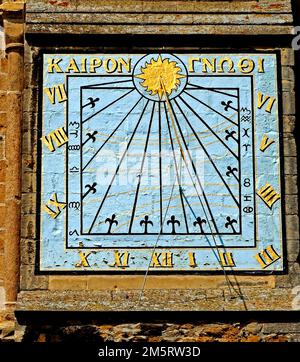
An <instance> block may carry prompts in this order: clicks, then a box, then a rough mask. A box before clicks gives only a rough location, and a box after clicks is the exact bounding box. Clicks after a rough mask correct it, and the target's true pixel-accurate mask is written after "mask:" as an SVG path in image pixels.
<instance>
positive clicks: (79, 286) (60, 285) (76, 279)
mask: <svg viewBox="0 0 300 362" xmlns="http://www.w3.org/2000/svg"><path fill="white" fill-rule="evenodd" d="M49 289H50V290H68V289H71V290H85V289H87V277H85V276H59V277H56V276H50V277H49Z"/></svg>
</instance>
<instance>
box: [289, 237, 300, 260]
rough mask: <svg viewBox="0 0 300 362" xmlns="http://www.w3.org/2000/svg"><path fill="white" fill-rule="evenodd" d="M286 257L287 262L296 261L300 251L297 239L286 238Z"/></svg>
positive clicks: (299, 242) (299, 243)
mask: <svg viewBox="0 0 300 362" xmlns="http://www.w3.org/2000/svg"><path fill="white" fill-rule="evenodd" d="M286 248H287V258H288V261H289V262H296V261H297V260H298V257H299V253H300V241H299V240H292V239H291V240H287V241H286Z"/></svg>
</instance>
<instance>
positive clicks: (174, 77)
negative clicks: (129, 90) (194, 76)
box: [136, 55, 185, 99]
mask: <svg viewBox="0 0 300 362" xmlns="http://www.w3.org/2000/svg"><path fill="white" fill-rule="evenodd" d="M141 71H142V73H141V74H138V75H136V78H140V79H143V82H142V83H141V85H142V86H143V87H145V88H146V90H147V92H149V93H150V94H151V95H152V96H153V95H156V94H158V96H159V99H162V96H163V94H164V89H163V88H165V91H166V93H167V95H170V94H171V93H172V92H173V91H174V90H176V89H177V88H178V86H179V85H180V78H185V75H183V74H181V73H182V69H181V68H180V67H179V66H178V65H177V63H176V62H175V61H170V60H169V59H168V58H166V59H164V60H163V59H162V57H161V56H160V55H159V56H158V58H157V60H155V59H154V58H152V59H151V61H150V62H149V63H146V65H145V66H144V67H142V68H141Z"/></svg>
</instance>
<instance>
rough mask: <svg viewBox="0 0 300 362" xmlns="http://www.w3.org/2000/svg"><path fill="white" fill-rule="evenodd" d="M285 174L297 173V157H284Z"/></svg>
mask: <svg viewBox="0 0 300 362" xmlns="http://www.w3.org/2000/svg"><path fill="white" fill-rule="evenodd" d="M283 163H284V174H285V175H297V174H298V170H297V168H298V167H297V157H284V160H283Z"/></svg>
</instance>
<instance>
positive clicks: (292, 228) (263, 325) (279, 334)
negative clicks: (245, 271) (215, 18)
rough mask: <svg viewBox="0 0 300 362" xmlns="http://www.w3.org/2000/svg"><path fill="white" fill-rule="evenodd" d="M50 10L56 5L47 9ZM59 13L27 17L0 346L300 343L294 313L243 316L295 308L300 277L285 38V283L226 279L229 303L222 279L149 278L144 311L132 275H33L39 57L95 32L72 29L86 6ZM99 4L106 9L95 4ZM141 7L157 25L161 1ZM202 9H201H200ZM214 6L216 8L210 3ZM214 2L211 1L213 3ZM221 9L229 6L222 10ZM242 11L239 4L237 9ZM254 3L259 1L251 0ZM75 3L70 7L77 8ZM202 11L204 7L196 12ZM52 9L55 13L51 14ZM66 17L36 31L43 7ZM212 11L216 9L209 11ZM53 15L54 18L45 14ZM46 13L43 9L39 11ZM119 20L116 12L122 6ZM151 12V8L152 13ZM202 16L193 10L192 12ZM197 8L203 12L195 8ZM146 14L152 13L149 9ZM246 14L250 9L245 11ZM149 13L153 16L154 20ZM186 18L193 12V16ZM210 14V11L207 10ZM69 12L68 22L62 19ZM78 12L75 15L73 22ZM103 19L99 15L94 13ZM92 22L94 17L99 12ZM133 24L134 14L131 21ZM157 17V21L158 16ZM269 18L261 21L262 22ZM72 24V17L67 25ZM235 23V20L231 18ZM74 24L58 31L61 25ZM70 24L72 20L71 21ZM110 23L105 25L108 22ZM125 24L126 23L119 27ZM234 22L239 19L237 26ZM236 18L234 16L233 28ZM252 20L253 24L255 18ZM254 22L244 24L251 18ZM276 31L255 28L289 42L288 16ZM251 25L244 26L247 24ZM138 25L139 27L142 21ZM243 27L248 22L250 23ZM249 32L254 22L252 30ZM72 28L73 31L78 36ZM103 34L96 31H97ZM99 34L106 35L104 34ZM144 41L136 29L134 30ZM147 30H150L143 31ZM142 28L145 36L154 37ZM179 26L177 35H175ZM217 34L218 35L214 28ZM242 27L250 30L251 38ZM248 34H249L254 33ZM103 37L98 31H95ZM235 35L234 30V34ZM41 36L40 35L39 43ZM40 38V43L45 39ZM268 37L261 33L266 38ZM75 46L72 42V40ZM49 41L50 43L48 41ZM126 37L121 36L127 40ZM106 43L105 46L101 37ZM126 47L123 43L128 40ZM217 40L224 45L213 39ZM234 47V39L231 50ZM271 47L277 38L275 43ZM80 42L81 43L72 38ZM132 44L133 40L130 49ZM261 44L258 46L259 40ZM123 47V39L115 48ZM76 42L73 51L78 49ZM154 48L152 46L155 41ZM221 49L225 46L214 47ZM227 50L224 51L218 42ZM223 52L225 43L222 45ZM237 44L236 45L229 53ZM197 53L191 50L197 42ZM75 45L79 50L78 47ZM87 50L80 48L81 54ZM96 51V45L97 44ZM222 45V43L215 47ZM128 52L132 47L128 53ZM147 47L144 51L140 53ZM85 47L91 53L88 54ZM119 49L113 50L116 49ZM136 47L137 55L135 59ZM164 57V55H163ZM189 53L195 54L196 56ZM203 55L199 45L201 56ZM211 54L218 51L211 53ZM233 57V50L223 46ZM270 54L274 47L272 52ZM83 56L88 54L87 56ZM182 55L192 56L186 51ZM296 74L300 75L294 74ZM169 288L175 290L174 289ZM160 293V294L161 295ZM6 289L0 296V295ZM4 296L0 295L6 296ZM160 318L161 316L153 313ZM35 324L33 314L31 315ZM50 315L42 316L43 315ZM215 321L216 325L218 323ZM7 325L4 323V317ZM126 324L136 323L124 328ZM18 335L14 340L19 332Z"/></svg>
mask: <svg viewBox="0 0 300 362" xmlns="http://www.w3.org/2000/svg"><path fill="white" fill-rule="evenodd" d="M53 3H54V2H53ZM55 3H57V4H56V7H54V8H53V5H51V2H48V1H30V7H29V12H28V27H27V30H28V32H29V33H28V36H27V41H28V44H26V47H25V56H24V74H25V79H24V92H23V94H24V97H23V122H22V199H21V207H22V223H21V240H20V247H21V266H20V274H21V275H20V290H21V292H20V293H19V296H18V305H17V309H18V314H17V316H18V320H19V323H20V325H22V327H21V326H20V325H18V324H16V325H15V322H14V321H6V322H5V323H4V324H2V326H0V339H1V338H4V339H7V338H8V339H17V340H20V339H23V340H25V341H41V342H42V341H70V340H72V341H76V340H78V339H79V338H80V339H81V340H82V339H85V340H88V341H152V342H154V341H187V342H188V341H208V342H210V341H248V342H257V341H300V324H299V323H298V322H299V314H293V317H292V318H291V317H287V316H284V315H283V316H282V315H279V314H277V315H276V314H273V315H272V318H269V317H267V314H266V315H265V317H264V319H262V318H261V317H260V318H258V317H257V315H256V316H255V315H251V313H249V312H248V311H249V310H265V309H272V310H292V309H293V307H292V303H293V300H294V297H295V295H293V288H294V287H297V286H299V285H300V269H299V218H298V204H299V203H298V196H297V195H298V176H297V175H298V170H297V154H298V147H299V146H297V144H296V137H295V136H296V134H297V132H299V126H296V124H297V122H296V102H295V68H296V67H295V62H294V52H293V51H292V50H291V49H290V48H289V44H290V43H289V40H287V41H285V42H283V45H282V46H278V45H276V46H275V48H276V50H279V51H280V53H281V64H282V94H281V97H282V122H283V134H282V137H283V145H284V150H283V151H284V174H285V175H284V184H285V185H284V186H285V208H286V209H285V221H286V246H287V261H288V272H287V273H285V274H283V275H276V276H273V275H270V276H259V277H256V276H238V277H237V278H235V277H230V280H231V282H232V284H233V286H234V287H235V288H236V290H238V291H239V292H241V293H242V294H241V295H242V298H241V295H240V294H239V293H238V294H237V295H235V297H232V295H230V293H229V292H228V288H227V285H226V283H225V281H224V278H223V277H222V276H201V277H200V276H199V277H190V276H184V277H183V276H174V277H173V279H172V280H171V279H170V278H169V279H168V278H166V277H158V276H149V278H148V282H147V284H146V291H145V295H144V299H143V304H142V306H139V305H136V300H137V297H138V293H139V291H138V289H139V287H140V286H141V285H142V282H143V280H142V277H140V276H134V277H131V276H130V277H128V276H120V277H114V276H109V277H108V276H64V275H55V276H48V275H36V274H35V252H36V243H37V236H36V181H37V173H36V171H37V139H38V136H37V132H38V111H39V109H38V90H39V88H38V86H39V78H38V77H39V66H40V65H39V61H40V59H41V58H40V52H41V50H45V49H46V50H47V49H50V50H51V49H52V50H53V49H57V47H58V48H59V49H62V50H68V51H72V50H74V51H75V50H76V47H74V41H73V44H72V42H70V43H67V38H65V39H66V43H63V41H61V42H60V41H59V40H58V38H53V39H51V41H48V40H49V36H50V37H51V38H52V34H51V31H52V30H55V32H57V33H62V32H68V33H69V34H72V33H73V34H74V33H78V32H80V31H81V30H82V29H84V31H85V32H87V33H88V32H91V31H92V30H93V29H94V30H95V31H96V27H97V25H95V24H94V25H93V26H91V27H88V26H86V24H84V23H81V24H79V25H78V24H77V25H76V28H75V25H74V24H73V25H72V21H73V22H75V21H74V19H75V20H76V16H77V17H78V13H77V15H76V11H77V10H78V9H79V12H80V11H82V9H83V8H82V6H83V5H82V4H83V1H73V2H72V1H66V2H63V3H64V4H65V5H61V4H62V2H59V1H58V2H55ZM100 3H103V2H99V4H100ZM135 3H142V4H143V6H144V7H143V9H146V8H147V7H151V6H152V8H151V9H152V10H151V9H150V8H149V9H150V10H151V11H153V9H154V10H155V12H156V13H159V14H160V15H159V14H156V16H157V17H156V21H158V22H159V21H160V19H162V15H161V13H162V14H163V13H164V12H165V11H166V9H167V7H166V3H170V2H166V1H165V2H164V4H163V5H161V8H160V11H161V12H159V11H158V9H157V8H154V7H155V6H158V2H155V1H143V2H135ZM172 3H176V15H174V16H173V18H170V24H171V25H172V22H173V23H174V22H175V23H176V22H177V20H176V19H178V16H179V15H178V14H180V13H181V12H182V11H183V10H182V9H185V8H184V6H191V7H194V10H195V7H196V8H197V7H198V6H200V5H199V4H198V2H194V1H176V2H172ZM199 3H200V2H199ZM209 3H210V6H211V8H208V10H209V9H212V6H213V2H209ZM216 3H217V2H216ZM224 3H225V2H224ZM234 3H235V2H226V6H227V8H230V9H233V8H234V6H235V5H234ZM236 3H239V4H238V6H239V8H240V9H241V7H243V6H244V7H246V8H247V7H248V8H249V7H253V6H260V5H261V8H262V9H267V10H268V11H269V13H270V14H271V13H272V12H273V13H277V14H278V13H280V12H289V13H290V6H289V2H288V1H286V0H284V1H276V4H274V5H277V7H275V6H274V7H273V8H272V9H270V8H268V7H267V6H266V3H268V1H267V0H264V1H260V2H259V4H253V3H254V2H242V1H239V2H236ZM242 3H244V5H242ZM255 3H257V2H255ZM74 4H75V5H74ZM125 5H126V6H127V7H128V8H126V7H125V10H126V9H127V10H128V9H129V10H128V11H131V12H133V13H138V12H139V10H138V4H136V7H135V6H134V2H132V1H126V4H125ZM202 5H203V4H202ZM51 6H52V7H51ZM63 6H64V7H65V9H64V11H60V12H58V13H59V14H57V15H56V16H54V18H53V19H54V21H53V19H52V20H51V19H50V18H49V19H48V18H47V17H45V19H44V20H45V23H47V22H48V20H49V23H51V22H52V24H51V25H49V26H48V27H47V24H46V25H45V23H43V24H39V12H40V11H43V9H44V8H43V7H45V9H46V10H47V9H48V11H49V12H51V11H52V12H54V13H55V11H56V10H57V9H62V7H63ZM214 6H215V5H214ZM112 7H113V1H109V2H107V9H106V11H107V13H108V14H109V15H107V14H106V16H107V18H105V16H103V17H101V21H103V22H105V21H108V20H110V19H111V18H113V17H114V16H116V14H114V15H113V14H111V13H112V11H111V9H112ZM49 8H50V9H52V10H51V11H50V10H49ZM45 9H44V10H45ZM118 9H119V11H120V12H122V9H120V8H118ZM149 9H148V10H149ZM197 9H198V10H197ZM197 9H196V10H197V11H198V12H199V11H200V10H199V8H197ZM150 10H149V11H150ZM250 10H251V11H254V10H255V9H253V8H251V9H250ZM151 11H150V12H151ZM191 11H192V10H191ZM211 11H212V10H211ZM67 12H69V13H71V14H69V15H66V13H67ZM72 12H74V14H75V15H74V14H72ZM99 12H100V11H99ZM98 16H100V15H99V14H98ZM131 16H132V18H131V19H133V17H134V15H131ZM159 16H161V18H159ZM264 16H266V15H264ZM72 17H73V18H72ZM233 18H234V17H232V18H231V19H233ZM66 19H67V20H68V21H69V23H70V24H71V25H70V24H69V25H68V24H67V21H66V24H63V23H64V22H65V20H66ZM72 19H73V20H72ZM107 19H108V20H107ZM124 19H125V20H124ZM235 19H237V18H235ZM241 19H242V18H240V20H239V21H242V20H241ZM251 19H252V20H253V21H254V20H255V19H254V18H253V17H252V18H251ZM251 19H250V20H251ZM272 19H275V20H276V21H275V20H274V21H275V24H273V25H270V26H269V27H265V26H261V25H260V27H259V30H260V32H261V33H262V34H265V33H266V31H267V32H268V33H269V34H273V33H274V32H275V33H276V34H277V35H287V34H288V33H289V32H290V30H291V28H292V23H291V17H290V14H287V16H286V17H285V18H283V20H282V21H283V22H284V24H281V25H280V24H278V21H279V20H280V19H281V17H280V16H278V15H276V16H273V18H272ZM121 20H122V21H123V22H125V23H126V17H125V18H124V14H123V17H121ZM250 20H249V19H248V22H250ZM139 21H140V20H139ZM131 23H132V24H131V25H130V26H129V25H128V26H126V27H125V25H126V24H125V25H124V27H123V28H122V29H125V28H126V29H127V30H126V31H125V30H124V31H123V30H122V31H123V33H124V32H125V33H126V32H129V33H130V32H132V31H133V29H134V28H135V25H134V22H133V21H132V20H131ZM170 24H160V26H159V27H156V29H164V30H160V31H166V32H167V30H166V29H170ZM248 25H249V24H248ZM250 25H253V24H250ZM238 26H239V24H235V26H234V29H235V31H236V34H242V32H241V31H240V29H241V28H239V27H238ZM188 28H189V26H186V27H185V29H184V31H185V32H188V30H187V29H188ZM74 29H75V30H74ZM97 29H98V30H97V32H100V31H99V29H100V28H99V27H98V28H97ZM102 29H103V28H102ZM111 29H115V30H116V32H117V33H121V32H122V31H120V29H121V28H120V27H119V28H118V29H117V28H116V27H114V28H113V27H111ZM139 29H140V32H141V33H142V28H140V27H139ZM144 29H146V28H144ZM149 29H150V28H149V27H148V28H147V31H146V33H150V30H151V29H152V28H151V29H150V30H149ZM180 29H182V28H180V27H178V28H177V31H178V32H179V33H180ZM194 29H196V30H195V33H196V32H197V31H198V32H199V33H201V31H202V32H203V31H205V29H207V26H205V27H198V28H197V27H196V26H195V27H194ZM218 29H219V30H218V31H220V32H222V29H220V28H218ZM247 29H248V30H247ZM249 29H250V32H251V31H252V32H253V31H254V30H253V29H255V27H254V28H251V27H250V28H249V26H247V27H245V30H244V31H245V32H247V31H249ZM251 29H252V30H251ZM100 30H101V29H100ZM230 31H232V26H230ZM41 34H42V35H41ZM43 35H44V36H45V38H43ZM265 35H266V34H265ZM75 37H76V39H78V38H77V35H76V36H75ZM46 38H47V39H48V40H46ZM124 39H125V38H124ZM102 40H103V38H102ZM125 40H126V39H125ZM125 40H124V42H125ZM219 41H220V38H219ZM231 41H232V39H230V42H231ZM272 41H273V43H276V41H277V40H276V39H275V40H272ZM76 42H78V41H77V40H76ZM130 42H131V44H134V40H133V38H131V39H130V41H129V43H130ZM260 42H261V41H260ZM120 43H121V41H120ZM78 44H79V43H78ZM151 44H152V45H151V46H152V47H153V44H155V41H154V42H152V43H151ZM219 44H221V43H219ZM222 44H223V43H222ZM227 44H229V42H227ZM233 44H234V43H233V42H232V45H231V46H232V47H234V45H233ZM194 45H195V44H194ZM77 46H78V45H77ZM84 46H86V44H85V43H84V42H82V48H81V49H83V47H84ZM94 46H95V45H94ZM215 46H216V47H217V46H218V43H217V42H216V43H215ZM109 47H110V49H114V48H113V46H112V44H108V42H106V45H103V46H101V47H97V49H96V48H94V49H95V51H98V52H99V51H102V50H107V49H108V48H109ZM133 47H134V46H133ZM144 47H147V45H144ZM249 48H252V49H254V48H255V40H254V42H253V43H252V44H249ZM90 49H91V48H89V50H90ZM115 49H117V48H115ZM136 49H137V48H135V51H136ZM165 49H166V48H165ZM193 49H195V47H194V48H193ZM199 49H200V50H201V48H200V47H199V45H197V50H198V51H199ZM216 49H217V48H216ZM228 49H229V50H230V49H231V48H228ZM256 49H269V50H270V48H269V44H266V43H265V44H264V45H261V48H260V47H259V46H257V47H256ZM273 49H274V48H273V47H272V50H273ZM86 50H88V48H87V49H86ZM187 51H188V49H187ZM6 73H7V60H6V58H2V59H1V64H0V84H1V88H0V309H1V291H2V290H4V289H3V265H4V261H3V258H4V242H3V241H4V232H5V231H6V230H5V225H4V224H3V221H4V219H5V218H4V213H5V199H4V195H5V193H4V187H5V169H6V166H7V163H6V159H5V152H6V151H5V148H4V145H5V143H4V141H5V127H6V122H7V113H6V109H7V107H6V90H5V83H6V80H7V75H6ZM297 76H298V75H297ZM170 280H171V283H170ZM158 287H159V288H161V289H158ZM1 288H2V289H1ZM2 294H3V293H2ZM243 302H246V305H247V309H248V311H245V312H244V313H246V314H245V315H246V317H245V315H240V316H239V317H234V316H232V317H231V318H228V319H227V320H224V315H226V312H223V311H224V310H240V311H241V310H245V305H244V303H243ZM134 309H135V310H136V311H137V314H136V315H132V314H130V316H131V317H130V316H129V318H127V320H126V321H124V320H122V319H121V318H120V319H118V317H115V318H114V320H113V321H111V320H105V315H107V313H111V312H113V311H120V310H123V311H129V310H134ZM150 309H151V310H156V311H159V310H170V309H172V310H173V311H176V313H177V316H176V317H174V316H173V317H168V314H165V315H164V317H161V318H160V320H158V318H157V316H156V317H153V320H149V318H148V320H147V318H144V317H142V316H140V314H138V311H140V310H143V311H147V310H150ZM209 309H210V310H219V311H222V313H224V315H223V316H220V314H219V315H217V314H216V317H215V318H214V320H213V321H210V320H208V319H209V318H205V317H204V316H203V314H202V315H201V316H199V315H197V314H195V315H194V316H193V318H185V317H184V314H181V313H182V312H180V311H182V310H185V311H188V310H209ZM53 310H56V311H61V310H65V311H70V310H71V311H73V312H74V313H77V312H78V314H77V316H74V318H73V321H72V322H71V321H67V320H65V321H59V322H58V323H54V322H53V321H51V320H49V318H48V320H46V319H44V318H39V317H37V318H36V317H34V314H32V315H31V316H29V317H28V318H27V319H26V318H24V316H25V315H26V313H27V312H28V311H31V312H32V313H34V312H36V313H38V312H37V311H43V313H46V314H47V313H48V312H49V311H53ZM82 310H85V311H90V312H99V311H102V313H104V316H101V317H99V316H98V319H97V320H93V321H83V320H81V315H80V313H79V311H82ZM157 313H158V312H157ZM37 316H38V314H37ZM49 316H51V313H49V314H48V317H49ZM218 316H219V317H218ZM9 318H10V317H7V319H9ZM130 318H132V320H130ZM15 330H16V333H15Z"/></svg>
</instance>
